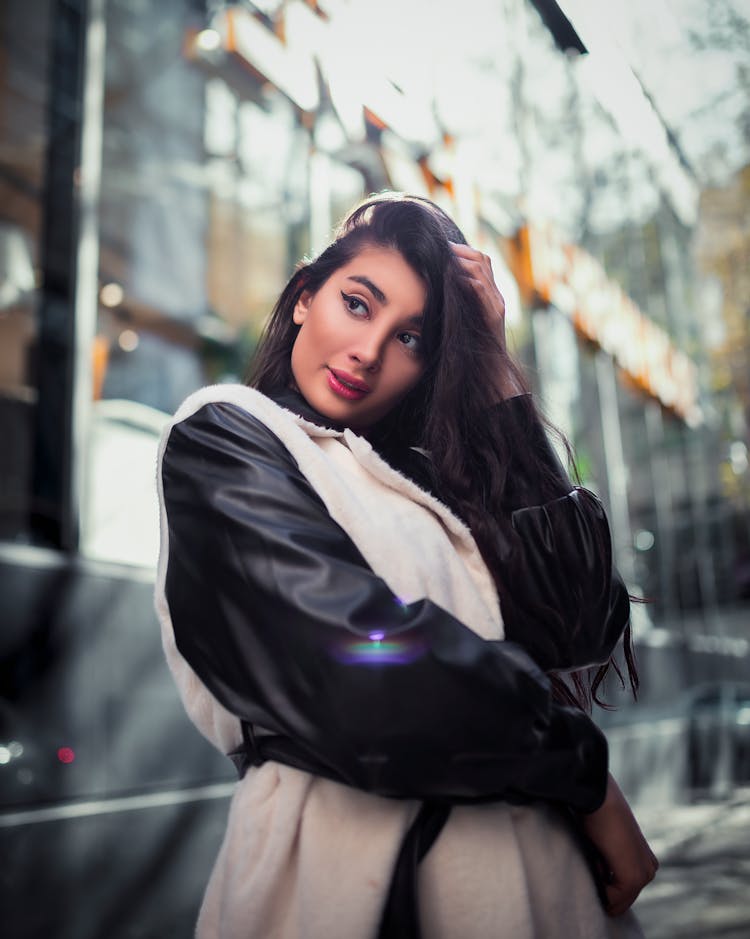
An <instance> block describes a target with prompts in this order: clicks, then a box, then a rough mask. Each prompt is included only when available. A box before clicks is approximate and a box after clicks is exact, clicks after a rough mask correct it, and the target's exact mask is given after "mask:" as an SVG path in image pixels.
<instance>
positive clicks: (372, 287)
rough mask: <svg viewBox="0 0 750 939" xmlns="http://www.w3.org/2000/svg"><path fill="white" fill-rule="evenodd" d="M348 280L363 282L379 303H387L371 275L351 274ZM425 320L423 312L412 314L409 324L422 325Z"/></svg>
mask: <svg viewBox="0 0 750 939" xmlns="http://www.w3.org/2000/svg"><path fill="white" fill-rule="evenodd" d="M347 280H353V281H356V282H357V283H358V284H362V286H363V287H367V289H368V290H369V291H370V293H371V294H372V295H373V297H375V299H376V300H377V301H378V303H387V297H386V295H385V294H384V293H383V291H382V290H381V289H380V287H378V285H377V284H373V282H372V281H371V280H370V278H369V277H365V276H364V275H362V274H349V276H348V277H347ZM423 322H424V315H423V314H422V313H416V314H415V315H414V316H410V317H409V319H408V324H409V326H421V325H422V323H423Z"/></svg>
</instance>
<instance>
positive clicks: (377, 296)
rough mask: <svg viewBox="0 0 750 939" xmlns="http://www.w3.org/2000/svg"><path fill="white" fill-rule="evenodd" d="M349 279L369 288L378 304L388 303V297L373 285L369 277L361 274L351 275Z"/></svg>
mask: <svg viewBox="0 0 750 939" xmlns="http://www.w3.org/2000/svg"><path fill="white" fill-rule="evenodd" d="M347 279H348V280H355V281H356V282H357V283H358V284H362V286H363V287H367V289H368V290H369V291H370V293H371V294H372V295H373V297H375V299H376V300H377V301H378V303H385V302H386V296H385V294H384V293H383V291H382V290H381V289H380V287H378V286H377V285H376V284H373V282H372V281H371V280H370V278H369V277H363V276H362V275H360V274H350V275H349V277H348V278H347Z"/></svg>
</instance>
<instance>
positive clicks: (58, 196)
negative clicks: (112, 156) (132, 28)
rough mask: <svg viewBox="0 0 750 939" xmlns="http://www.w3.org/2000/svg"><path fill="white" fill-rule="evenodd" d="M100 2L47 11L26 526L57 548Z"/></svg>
mask: <svg viewBox="0 0 750 939" xmlns="http://www.w3.org/2000/svg"><path fill="white" fill-rule="evenodd" d="M103 8H104V0H56V2H55V3H54V4H53V12H52V23H53V24H54V28H53V30H52V38H51V42H52V52H51V56H50V74H49V105H48V122H49V123H48V126H49V134H48V150H47V158H46V166H45V186H44V195H43V226H42V238H41V268H42V290H41V299H40V308H39V312H38V329H39V332H38V339H37V343H36V348H35V357H34V368H35V371H36V376H35V377H36V385H37V388H38V395H39V396H38V400H37V406H36V414H35V427H34V457H33V466H34V468H33V477H32V512H31V525H32V532H33V536H34V540H35V541H36V542H37V543H39V544H42V545H47V546H49V547H54V548H60V549H62V550H65V551H73V550H75V549H76V547H77V545H78V525H79V523H78V514H79V506H78V501H79V498H80V491H81V484H80V480H81V478H82V475H83V472H82V471H83V466H84V462H85V460H84V449H85V446H84V443H85V430H86V427H87V423H88V421H87V410H88V407H89V406H90V401H91V390H90V389H91V363H90V347H91V345H90V344H91V339H92V336H93V330H94V323H95V319H96V302H97V301H96V295H97V267H98V232H97V203H98V193H99V180H100V168H101V121H102V106H101V102H102V93H103V84H104V51H105V50H104V17H103Z"/></svg>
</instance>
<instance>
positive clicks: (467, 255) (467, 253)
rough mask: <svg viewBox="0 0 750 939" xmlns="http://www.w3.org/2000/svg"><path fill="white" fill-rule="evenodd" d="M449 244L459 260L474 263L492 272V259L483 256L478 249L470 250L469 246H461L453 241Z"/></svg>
mask: <svg viewBox="0 0 750 939" xmlns="http://www.w3.org/2000/svg"><path fill="white" fill-rule="evenodd" d="M449 244H450V246H451V249H452V251H453V253H454V254H455V255H456V257H457V258H458V259H459V260H467V261H475V262H476V263H478V264H481V265H482V266H483V267H486V268H488V270H490V271H491V270H492V259H491V258H490V256H489V255H488V254H484V252H482V251H480V250H479V249H478V248H472V246H471V245H461V244H458V243H457V242H455V241H450V242H449Z"/></svg>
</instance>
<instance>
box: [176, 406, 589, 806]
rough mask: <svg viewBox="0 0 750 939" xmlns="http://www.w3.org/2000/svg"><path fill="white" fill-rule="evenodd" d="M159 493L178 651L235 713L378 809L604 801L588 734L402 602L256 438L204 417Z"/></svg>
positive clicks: (434, 619) (235, 416)
mask: <svg viewBox="0 0 750 939" xmlns="http://www.w3.org/2000/svg"><path fill="white" fill-rule="evenodd" d="M162 479H163V484H164V501H165V506H166V514H167V519H168V530H169V555H168V564H167V572H166V595H167V600H168V604H169V609H170V614H171V617H172V623H173V627H174V631H175V636H176V641H177V646H178V649H179V650H180V652H181V654H182V655H183V656H184V657H185V659H186V660H187V661H188V663H189V664H190V665H191V667H192V668H193V669H194V670H195V672H196V673H197V674H198V676H199V677H200V678H201V680H202V681H203V682H204V683H205V684H206V686H207V687H208V688H209V689H210V690H211V691H212V693H213V694H214V695H215V696H216V697H217V699H218V700H219V701H220V702H221V703H222V704H223V705H224V706H225V707H227V708H228V709H229V710H230V711H231V712H232V713H234V714H236V715H237V716H238V717H240V718H241V719H242V720H245V721H248V722H250V723H252V724H258V725H260V726H262V727H264V728H267V729H269V730H271V731H273V732H275V733H277V734H281V735H284V736H286V737H288V738H290V739H292V740H294V741H295V742H296V744H297V745H298V746H301V747H302V748H304V749H306V750H307V751H308V752H309V753H310V755H311V757H314V759H315V760H317V761H318V762H319V763H322V764H323V765H324V766H325V767H326V768H327V770H328V771H329V772H330V774H331V775H333V776H334V777H335V778H338V779H340V780H341V781H342V782H345V783H348V784H350V785H352V786H356V787H358V788H361V789H365V790H368V791H371V792H375V793H379V794H382V795H387V796H395V797H416V798H427V797H432V798H446V799H457V800H464V799H466V800H473V799H488V798H504V797H505V798H512V797H513V796H521V797H524V798H529V797H530V798H535V797H539V798H545V799H550V800H555V801H559V802H562V803H565V804H567V805H569V806H572V807H574V808H577V809H580V810H583V811H592V810H593V809H595V808H597V807H598V806H599V805H600V804H601V802H602V800H603V798H604V794H605V787H606V775H607V746H606V741H605V739H604V737H603V735H602V734H601V732H600V731H599V729H598V728H597V727H596V726H595V724H594V723H593V722H592V721H591V720H590V719H589V718H588V717H587V716H586V715H585V714H583V713H581V712H579V711H577V710H575V709H570V708H566V707H563V706H560V705H558V704H556V703H555V702H553V700H552V698H551V695H550V690H549V683H548V680H547V678H546V677H545V675H544V674H543V672H542V671H541V670H540V669H539V668H538V667H537V665H536V664H535V663H534V662H533V660H532V659H531V658H530V657H529V656H528V655H527V654H526V653H525V652H524V651H523V650H522V649H521V648H519V646H518V645H516V644H515V643H513V642H495V641H486V640H483V639H481V638H480V637H479V636H477V635H476V634H475V633H474V632H472V631H471V630H470V629H468V628H467V627H466V626H465V625H463V624H462V623H460V622H459V621H458V620H457V619H455V617H453V616H451V615H450V614H449V613H447V612H446V611H445V610H443V609H441V608H439V607H438V606H436V605H435V604H433V603H431V602H430V601H428V600H422V601H419V602H415V603H411V604H408V605H405V604H404V603H403V602H401V601H400V600H399V599H398V598H397V597H395V596H394V595H393V593H392V592H391V591H390V589H389V588H388V586H387V585H386V584H385V583H384V581H383V580H382V579H380V578H379V577H377V576H376V575H375V574H374V573H373V571H372V570H371V569H370V568H369V567H368V565H367V564H366V562H365V561H364V559H363V557H362V556H361V554H360V553H359V551H358V550H357V548H356V547H355V546H354V544H353V543H352V541H351V539H350V538H349V537H348V536H347V534H346V533H345V532H344V531H343V530H342V529H341V528H340V526H338V525H337V524H336V523H335V522H334V521H333V520H332V519H331V517H330V515H329V514H328V512H327V510H326V508H325V506H324V505H323V503H322V501H321V500H320V498H319V497H318V496H317V494H316V493H315V491H314V490H313V489H312V488H311V486H310V484H309V483H308V482H307V480H306V479H305V477H304V476H303V475H302V473H301V472H300V470H299V468H298V467H297V465H296V463H295V461H294V460H293V459H292V457H291V455H290V454H289V452H288V451H287V450H286V448H285V447H284V446H283V445H282V444H281V442H280V441H279V440H278V438H276V437H275V436H274V435H273V434H272V433H271V432H270V431H269V430H268V429H267V428H266V427H265V426H264V425H263V424H262V423H260V422H259V421H257V420H255V419H254V418H253V417H252V416H250V415H248V414H247V413H245V412H244V411H242V410H241V409H239V408H236V407H234V406H232V405H228V404H210V405H206V406H205V407H203V408H202V409H200V410H199V411H198V412H197V413H195V414H194V415H193V416H191V417H189V418H188V419H187V420H185V421H183V422H181V423H179V424H177V425H175V426H174V428H173V429H172V431H171V434H170V437H169V440H168V444H167V448H166V453H165V456H164V459H163V464H162Z"/></svg>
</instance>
